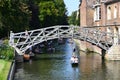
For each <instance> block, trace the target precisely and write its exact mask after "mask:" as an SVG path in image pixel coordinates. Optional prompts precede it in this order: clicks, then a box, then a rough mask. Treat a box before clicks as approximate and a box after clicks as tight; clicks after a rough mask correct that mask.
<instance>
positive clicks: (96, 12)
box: [94, 6, 101, 21]
mask: <svg viewBox="0 0 120 80" xmlns="http://www.w3.org/2000/svg"><path fill="white" fill-rule="evenodd" d="M100 12H101V11H100V6H96V7H95V9H94V21H98V20H100V19H101V18H100V17H101V13H100Z"/></svg>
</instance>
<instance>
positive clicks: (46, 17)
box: [38, 0, 67, 27]
mask: <svg viewBox="0 0 120 80" xmlns="http://www.w3.org/2000/svg"><path fill="white" fill-rule="evenodd" d="M46 5H47V6H46ZM38 6H39V19H40V25H41V27H48V26H53V25H63V24H67V15H66V9H65V4H64V2H63V0H54V1H53V0H49V1H41V2H40V3H39V5H38Z"/></svg>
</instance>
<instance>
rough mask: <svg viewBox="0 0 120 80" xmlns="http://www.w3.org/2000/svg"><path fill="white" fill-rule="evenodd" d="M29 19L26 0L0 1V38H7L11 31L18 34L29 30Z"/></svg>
mask: <svg viewBox="0 0 120 80" xmlns="http://www.w3.org/2000/svg"><path fill="white" fill-rule="evenodd" d="M29 18H30V11H29V9H28V5H27V0H0V34H2V35H0V36H1V37H3V36H7V34H8V33H9V32H10V31H11V30H12V31H13V32H18V31H23V30H24V29H29ZM5 32H6V33H5ZM3 33H4V35H3Z"/></svg>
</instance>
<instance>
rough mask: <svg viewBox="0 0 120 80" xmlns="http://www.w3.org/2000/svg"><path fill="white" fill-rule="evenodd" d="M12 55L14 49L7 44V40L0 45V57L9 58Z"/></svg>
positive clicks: (11, 57)
mask: <svg viewBox="0 0 120 80" xmlns="http://www.w3.org/2000/svg"><path fill="white" fill-rule="evenodd" d="M13 57H14V49H13V48H12V47H10V46H9V45H8V40H4V43H3V44H2V45H1V46H0V58H1V59H7V60H11V59H13Z"/></svg>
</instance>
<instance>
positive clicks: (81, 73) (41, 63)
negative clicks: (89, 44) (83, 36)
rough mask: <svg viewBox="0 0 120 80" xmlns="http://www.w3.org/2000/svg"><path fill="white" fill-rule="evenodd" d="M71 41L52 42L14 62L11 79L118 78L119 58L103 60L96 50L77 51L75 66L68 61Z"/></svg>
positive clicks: (80, 79)
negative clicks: (47, 47) (51, 49)
mask: <svg viewBox="0 0 120 80" xmlns="http://www.w3.org/2000/svg"><path fill="white" fill-rule="evenodd" d="M74 46H75V44H70V43H67V42H66V43H65V44H63V45H58V44H56V45H55V48H56V51H55V52H54V53H49V52H48V53H44V54H39V55H37V56H36V58H35V59H33V60H30V61H29V62H24V63H18V64H17V69H16V72H15V77H14V80H120V76H119V75H120V61H103V60H101V56H100V55H99V54H96V53H87V54H86V53H84V52H82V51H80V52H79V51H77V52H78V56H79V65H78V66H75V67H73V66H72V65H71V63H70V57H71V55H72V51H73V47H74Z"/></svg>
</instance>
